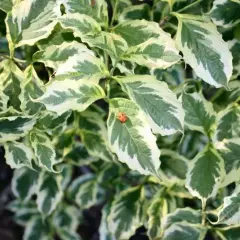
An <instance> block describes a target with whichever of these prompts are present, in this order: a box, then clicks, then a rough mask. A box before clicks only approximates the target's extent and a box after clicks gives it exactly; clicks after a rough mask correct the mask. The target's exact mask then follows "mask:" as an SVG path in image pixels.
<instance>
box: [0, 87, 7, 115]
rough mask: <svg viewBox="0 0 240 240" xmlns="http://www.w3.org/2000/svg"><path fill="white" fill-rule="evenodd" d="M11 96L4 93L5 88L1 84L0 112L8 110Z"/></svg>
mask: <svg viewBox="0 0 240 240" xmlns="http://www.w3.org/2000/svg"><path fill="white" fill-rule="evenodd" d="M8 101H9V97H8V96H7V95H6V94H5V93H4V88H3V86H2V85H1V84H0V113H1V112H5V111H7V104H8Z"/></svg>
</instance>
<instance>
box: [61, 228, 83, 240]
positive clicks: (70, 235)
mask: <svg viewBox="0 0 240 240" xmlns="http://www.w3.org/2000/svg"><path fill="white" fill-rule="evenodd" d="M57 234H58V236H59V237H60V239H61V240H81V239H82V238H81V237H80V236H79V234H78V233H76V232H71V231H69V229H68V228H61V229H58V230H57Z"/></svg>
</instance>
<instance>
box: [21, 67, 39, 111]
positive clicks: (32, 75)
mask: <svg viewBox="0 0 240 240" xmlns="http://www.w3.org/2000/svg"><path fill="white" fill-rule="evenodd" d="M20 88H21V94H20V95H19V99H20V101H21V105H20V108H21V110H22V111H23V112H25V113H27V114H29V115H34V114H36V113H38V112H39V110H40V109H41V108H42V107H43V105H42V104H41V103H36V102H33V101H32V98H38V97H40V96H41V95H42V94H43V82H42V81H41V80H40V79H39V77H38V75H37V73H36V71H35V69H34V67H33V65H30V66H29V67H27V68H26V69H25V71H24V80H23V81H22V82H21V84H20Z"/></svg>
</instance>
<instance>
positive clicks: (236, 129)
mask: <svg viewBox="0 0 240 240" xmlns="http://www.w3.org/2000/svg"><path fill="white" fill-rule="evenodd" d="M237 137H240V106H237V105H233V106H230V107H228V108H227V109H225V110H223V111H220V112H219V113H218V115H217V130H216V136H215V139H216V140H218V141H222V140H224V139H225V138H226V139H231V138H237Z"/></svg>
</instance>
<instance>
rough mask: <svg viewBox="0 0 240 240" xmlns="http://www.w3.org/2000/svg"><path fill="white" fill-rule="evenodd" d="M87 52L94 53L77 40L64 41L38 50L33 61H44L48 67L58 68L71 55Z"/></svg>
mask: <svg viewBox="0 0 240 240" xmlns="http://www.w3.org/2000/svg"><path fill="white" fill-rule="evenodd" d="M85 52H86V53H89V54H91V55H93V52H92V51H91V50H89V49H88V48H87V47H86V46H85V45H84V44H82V43H79V42H76V41H72V42H63V43H62V44H60V45H50V46H48V47H47V48H46V49H44V50H41V51H38V52H36V53H35V54H34V55H33V61H34V62H42V63H44V64H45V66H47V67H50V68H53V69H57V68H58V66H59V65H60V64H62V63H64V62H66V61H67V59H68V58H69V57H72V56H74V55H76V54H79V55H81V54H82V53H85Z"/></svg>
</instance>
